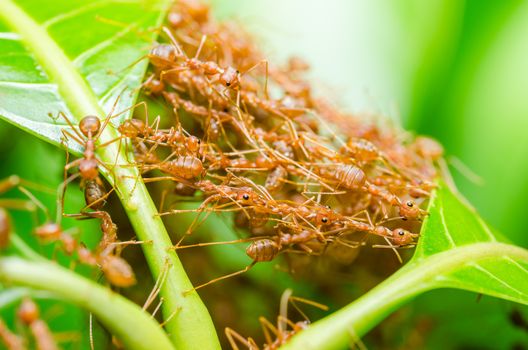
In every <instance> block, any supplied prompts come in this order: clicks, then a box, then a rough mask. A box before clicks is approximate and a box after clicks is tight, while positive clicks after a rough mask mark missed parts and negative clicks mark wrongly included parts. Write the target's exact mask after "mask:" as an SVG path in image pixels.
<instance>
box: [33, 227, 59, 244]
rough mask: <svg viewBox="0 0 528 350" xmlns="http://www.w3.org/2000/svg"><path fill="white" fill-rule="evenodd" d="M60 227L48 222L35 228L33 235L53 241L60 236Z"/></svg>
mask: <svg viewBox="0 0 528 350" xmlns="http://www.w3.org/2000/svg"><path fill="white" fill-rule="evenodd" d="M61 233H62V228H61V227H60V225H59V224H57V223H54V222H48V223H45V224H44V225H41V226H38V227H37V228H35V235H36V236H37V237H38V238H40V239H42V240H45V241H55V240H57V239H59V238H60V236H61Z"/></svg>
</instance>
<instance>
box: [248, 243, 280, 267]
mask: <svg viewBox="0 0 528 350" xmlns="http://www.w3.org/2000/svg"><path fill="white" fill-rule="evenodd" d="M279 251H280V249H279V246H278V245H277V243H276V242H275V241H273V240H271V239H267V238H264V239H259V240H256V241H255V242H253V243H251V244H250V245H249V246H248V247H247V248H246V254H247V255H248V256H249V257H250V258H251V259H253V260H254V261H255V262H263V261H271V260H273V259H274V258H275V257H276V256H277V254H279Z"/></svg>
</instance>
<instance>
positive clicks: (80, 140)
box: [61, 129, 86, 149]
mask: <svg viewBox="0 0 528 350" xmlns="http://www.w3.org/2000/svg"><path fill="white" fill-rule="evenodd" d="M73 130H75V129H73ZM61 133H62V136H63V137H64V140H63V141H67V140H68V139H69V138H71V139H73V140H74V141H75V142H77V143H78V144H79V145H82V146H84V145H85V144H86V142H85V141H84V139H83V138H78V137H77V136H75V135H73V134H72V133H70V132H69V131H68V130H64V129H62V130H61ZM76 134H77V133H76ZM61 143H62V142H61ZM63 145H64V148H65V149H68V147H67V146H66V144H64V143H63Z"/></svg>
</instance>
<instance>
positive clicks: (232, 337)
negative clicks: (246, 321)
mask: <svg viewBox="0 0 528 350" xmlns="http://www.w3.org/2000/svg"><path fill="white" fill-rule="evenodd" d="M225 335H226V337H227V340H228V341H229V345H231V348H232V349H233V350H240V348H239V347H238V345H237V343H236V341H237V340H238V341H239V342H240V343H242V344H243V345H244V346H245V347H247V348H248V349H252V347H251V344H250V342H249V341H248V340H247V339H245V338H244V337H243V336H241V335H240V334H239V333H237V332H236V331H234V330H233V329H231V328H229V327H226V329H225Z"/></svg>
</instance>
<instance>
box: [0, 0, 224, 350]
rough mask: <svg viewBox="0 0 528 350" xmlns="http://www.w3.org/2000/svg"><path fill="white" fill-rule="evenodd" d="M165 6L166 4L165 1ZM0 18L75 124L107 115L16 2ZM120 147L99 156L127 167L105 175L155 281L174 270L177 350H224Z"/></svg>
mask: <svg viewBox="0 0 528 350" xmlns="http://www.w3.org/2000/svg"><path fill="white" fill-rule="evenodd" d="M163 2H164V3H165V4H166V3H167V1H166V0H163ZM0 17H2V18H3V19H4V20H5V21H6V23H7V24H8V25H9V26H10V27H11V29H12V30H13V31H14V32H16V33H19V34H20V35H21V37H22V38H23V40H24V42H25V44H26V45H27V47H28V48H29V49H30V51H31V52H32V53H33V54H34V55H35V57H36V59H37V60H38V61H39V62H40V64H41V65H42V67H43V69H44V70H45V71H46V73H47V75H48V76H49V77H50V80H51V81H53V82H54V83H55V84H57V86H58V88H59V92H60V94H61V96H62V97H63V98H64V100H65V102H66V104H67V106H68V108H69V109H70V111H71V112H72V113H73V115H74V117H75V119H76V120H80V119H81V118H82V117H84V116H85V115H98V116H104V115H105V113H104V111H103V110H102V108H101V106H100V105H99V103H98V101H97V98H96V96H95V94H94V92H93V91H92V89H91V88H90V87H89V86H88V84H87V83H86V81H85V80H84V79H83V78H82V76H81V75H80V74H79V72H78V71H77V69H76V68H75V66H74V65H73V63H72V62H71V61H70V60H69V59H68V57H66V55H65V54H64V52H63V51H62V50H61V48H60V47H59V46H58V45H57V43H56V42H55V41H54V40H53V39H52V38H51V37H50V36H49V34H48V33H47V32H46V30H45V29H44V28H42V27H41V26H40V25H39V24H38V23H36V22H35V21H34V20H33V19H32V18H31V17H30V16H29V15H28V14H26V13H25V12H24V11H23V10H22V9H21V8H20V7H18V6H17V5H16V4H15V3H14V2H12V1H11V0H3V1H2V2H0ZM118 137H119V135H118V134H117V131H116V130H115V128H114V127H113V125H111V123H110V124H109V125H108V127H107V128H106V129H105V131H104V132H103V133H102V135H101V137H100V139H99V141H100V142H101V143H105V142H108V141H111V140H115V139H116V138H118ZM119 144H120V143H118V142H114V143H111V144H109V145H108V146H106V147H104V148H101V149H98V150H97V154H98V156H99V157H100V159H101V161H102V162H104V163H106V164H109V165H110V166H112V165H113V164H120V165H125V166H116V167H113V169H112V170H111V171H110V172H109V171H106V170H105V169H101V171H102V172H103V175H105V177H106V178H107V179H108V181H109V182H110V183H111V184H112V185H113V186H114V187H115V188H116V192H117V194H118V196H119V198H120V200H121V202H122V203H123V205H124V208H125V210H126V212H127V214H128V217H129V219H130V221H131V223H132V226H133V227H134V230H135V232H136V235H137V237H138V238H139V239H140V240H142V241H146V242H150V243H146V244H142V248H143V251H144V253H145V258H146V260H147V262H148V264H149V267H150V270H151V272H152V275H153V277H154V279H157V278H159V277H160V275H162V274H163V273H164V269H165V267H166V266H168V267H169V270H168V272H167V275H166V278H165V282H164V284H163V285H162V286H161V291H160V296H161V298H163V301H164V302H163V315H164V318H165V320H168V319H169V318H170V321H169V322H167V324H166V326H165V327H166V329H167V331H168V332H169V334H170V337H171V338H172V341H173V343H174V344H175V345H176V346H177V347H178V348H182V349H186V348H188V349H197V348H200V349H215V348H219V347H220V345H219V342H218V339H217V337H216V331H215V328H214V326H213V324H212V321H211V317H210V315H209V314H208V312H207V309H206V307H205V305H204V304H203V303H202V301H201V300H200V298H199V296H198V294H197V293H196V292H192V293H189V294H186V295H185V296H184V294H183V292H184V291H187V290H190V289H192V284H191V282H190V281H189V279H188V277H187V275H186V273H185V270H184V269H183V266H182V265H181V262H180V261H179V259H178V257H177V255H176V253H175V252H174V251H172V250H170V248H171V247H172V242H171V240H170V238H169V236H168V233H167V231H166V229H165V227H164V225H163V223H162V221H161V219H160V217H159V216H157V210H156V207H155V205H154V203H153V202H152V199H151V197H150V195H149V193H148V191H147V189H146V187H145V185H144V183H143V181H142V180H141V176H140V174H139V171H138V169H137V168H136V167H134V166H131V165H130V164H129V163H128V161H127V157H126V156H125V149H124V145H122V147H121V148H119Z"/></svg>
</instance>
